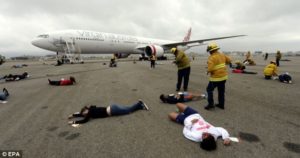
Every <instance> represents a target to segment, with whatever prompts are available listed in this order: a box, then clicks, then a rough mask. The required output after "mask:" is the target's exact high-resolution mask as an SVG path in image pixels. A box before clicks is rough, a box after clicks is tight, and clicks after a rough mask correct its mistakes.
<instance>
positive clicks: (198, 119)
mask: <svg viewBox="0 0 300 158" xmlns="http://www.w3.org/2000/svg"><path fill="white" fill-rule="evenodd" d="M176 106H177V108H178V110H179V111H178V112H171V113H170V114H169V118H170V120H172V121H174V122H177V123H179V124H182V125H184V128H183V135H184V136H185V137H186V138H187V139H189V140H192V141H194V142H199V144H200V147H201V148H202V149H204V150H208V151H211V150H215V149H216V148H217V144H216V140H217V139H218V138H219V137H222V139H223V143H224V145H229V144H230V139H229V133H228V131H227V130H226V129H224V128H222V127H214V126H213V125H211V124H210V123H208V122H206V121H205V120H204V119H203V117H202V116H201V115H200V114H199V113H198V112H197V111H196V110H194V109H192V108H191V107H188V106H186V105H184V104H182V103H177V104H176Z"/></svg>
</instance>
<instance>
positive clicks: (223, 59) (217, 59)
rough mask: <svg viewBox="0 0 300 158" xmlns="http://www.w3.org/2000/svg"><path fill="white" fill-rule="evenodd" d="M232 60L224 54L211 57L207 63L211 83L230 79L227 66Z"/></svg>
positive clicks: (214, 54) (217, 53)
mask: <svg viewBox="0 0 300 158" xmlns="http://www.w3.org/2000/svg"><path fill="white" fill-rule="evenodd" d="M230 62H231V60H230V58H229V57H228V56H226V55H224V54H223V53H219V52H216V53H213V54H211V55H210V56H209V58H208V61H207V65H208V67H207V72H209V73H210V78H209V81H224V80H227V79H228V73H227V69H226V64H228V63H230Z"/></svg>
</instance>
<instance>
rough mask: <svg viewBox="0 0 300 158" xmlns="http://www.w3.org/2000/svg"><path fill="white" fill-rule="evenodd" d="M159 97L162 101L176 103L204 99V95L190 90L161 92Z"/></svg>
mask: <svg viewBox="0 0 300 158" xmlns="http://www.w3.org/2000/svg"><path fill="white" fill-rule="evenodd" d="M159 98H160V100H161V101H162V102H163V103H169V104H176V103H183V102H188V101H195V100H200V99H205V98H206V95H205V94H193V93H191V92H178V93H177V94H169V95H164V94H161V95H160V96H159Z"/></svg>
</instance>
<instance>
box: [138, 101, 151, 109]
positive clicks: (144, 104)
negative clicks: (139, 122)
mask: <svg viewBox="0 0 300 158" xmlns="http://www.w3.org/2000/svg"><path fill="white" fill-rule="evenodd" d="M139 103H140V104H141V105H142V106H143V109H144V110H149V107H148V106H147V104H146V103H144V102H143V101H142V99H139Z"/></svg>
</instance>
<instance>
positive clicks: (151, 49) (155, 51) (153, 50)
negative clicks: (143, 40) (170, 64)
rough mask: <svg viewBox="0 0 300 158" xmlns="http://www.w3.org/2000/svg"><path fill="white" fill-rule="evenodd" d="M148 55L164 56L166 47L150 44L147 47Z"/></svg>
mask: <svg viewBox="0 0 300 158" xmlns="http://www.w3.org/2000/svg"><path fill="white" fill-rule="evenodd" d="M145 53H146V55H147V56H151V55H155V56H156V57H162V56H163V55H164V49H163V48H162V47H161V46H157V45H149V46H146V48H145Z"/></svg>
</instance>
